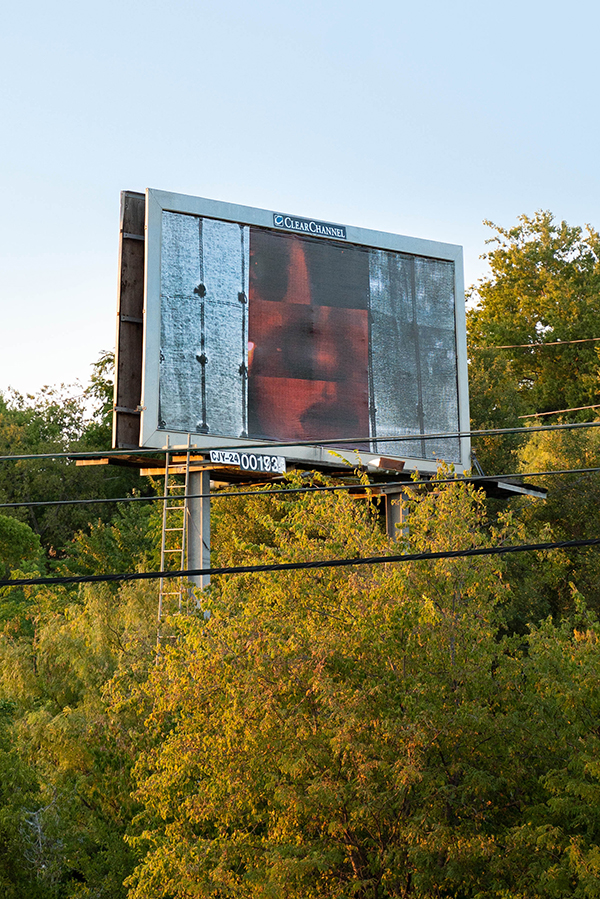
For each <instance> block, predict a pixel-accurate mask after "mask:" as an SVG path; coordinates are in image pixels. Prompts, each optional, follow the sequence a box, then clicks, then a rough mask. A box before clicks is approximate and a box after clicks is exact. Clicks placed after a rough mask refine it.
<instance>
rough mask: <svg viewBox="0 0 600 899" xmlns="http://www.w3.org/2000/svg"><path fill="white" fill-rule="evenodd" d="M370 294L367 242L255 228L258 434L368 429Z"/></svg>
mask: <svg viewBox="0 0 600 899" xmlns="http://www.w3.org/2000/svg"><path fill="white" fill-rule="evenodd" d="M368 297H369V261H368V253H367V251H366V250H363V249H362V248H361V247H356V246H347V245H343V244H336V243H332V242H330V241H327V242H326V241H322V240H319V239H318V238H308V237H300V236H297V235H291V234H286V233H279V232H273V231H263V230H260V229H255V228H253V229H251V233H250V280H249V298H248V418H249V436H250V437H263V438H267V439H268V438H271V439H278V440H294V439H299V440H312V439H315V440H319V439H321V440H325V439H336V438H356V437H358V436H363V435H364V436H365V437H366V438H368V435H369V311H368Z"/></svg>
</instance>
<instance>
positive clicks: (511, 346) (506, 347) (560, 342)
mask: <svg viewBox="0 0 600 899" xmlns="http://www.w3.org/2000/svg"><path fill="white" fill-rule="evenodd" d="M597 340H600V337H581V338H580V339H578V340H545V341H544V342H543V343H507V344H504V346H470V347H469V349H471V350H524V349H533V348H534V347H535V348H537V347H545V346H563V345H565V344H569V343H593V342H595V341H597Z"/></svg>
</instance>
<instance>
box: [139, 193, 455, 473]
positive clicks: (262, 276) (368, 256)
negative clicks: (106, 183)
mask: <svg viewBox="0 0 600 899" xmlns="http://www.w3.org/2000/svg"><path fill="white" fill-rule="evenodd" d="M145 215H146V253H145V268H146V272H145V287H144V314H143V366H142V368H143V376H142V386H141V403H140V409H141V426H140V445H142V446H147V447H157V448H158V447H160V448H162V447H165V446H166V445H167V442H168V443H169V445H185V444H186V443H187V442H188V440H189V442H190V445H192V446H195V447H198V448H211V449H215V448H219V447H233V448H235V447H236V446H239V447H242V448H243V447H249V446H252V447H260V446H261V445H264V444H268V443H269V442H273V441H275V442H286V443H290V442H293V441H298V443H299V445H297V446H295V447H287V448H286V449H285V450H282V452H283V453H284V454H285V455H286V456H287V457H288V458H289V459H297V460H298V461H301V462H308V463H314V464H317V465H325V466H327V465H333V466H337V467H339V464H340V461H339V457H338V456H335V455H333V454H332V453H331V449H332V447H331V446H329V445H323V444H322V443H321V442H322V441H333V442H334V450H335V452H336V453H338V454H339V455H342V456H343V457H344V458H347V459H348V460H349V461H350V462H351V463H355V462H356V451H358V452H359V453H360V454H361V458H362V460H363V462H368V460H369V458H370V457H372V456H374V455H377V456H380V455H383V456H391V457H395V458H398V459H402V460H404V461H405V463H406V467H407V468H409V469H410V468H418V469H419V470H421V471H427V470H434V469H435V467H436V466H437V463H438V462H439V461H440V460H444V461H447V462H451V463H454V464H455V465H456V466H457V468H459V469H461V468H468V467H470V457H469V453H470V447H469V444H468V439H467V438H459V437H457V436H448V437H440V438H437V439H434V440H428V439H425V437H426V435H428V434H432V433H435V434H456V433H457V432H459V431H468V428H469V412H468V390H467V373H466V339H465V318H464V295H463V284H462V250H461V248H460V247H457V246H453V245H448V244H440V243H434V242H431V241H424V240H419V239H416V238H408V237H402V236H400V235H392V234H385V233H381V232H374V231H368V230H365V229H359V228H354V227H350V226H343V225H338V224H335V223H329V222H322V221H317V220H314V219H307V218H299V217H296V216H290V215H285V214H283V213H280V212H277V211H275V212H273V211H270V212H269V211H267V210H261V209H254V208H249V207H243V206H234V205H231V204H227V203H220V202H216V201H212V200H205V199H201V198H195V197H187V196H181V195H177V194H171V193H166V192H163V191H157V190H148V191H147V192H146V201H145ZM395 437H402V438H404V439H403V440H402V441H398V442H397V441H395V440H394V439H393V438H395ZM307 443H308V444H311V445H310V446H306V445H302V444H307Z"/></svg>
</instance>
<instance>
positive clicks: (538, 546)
mask: <svg viewBox="0 0 600 899" xmlns="http://www.w3.org/2000/svg"><path fill="white" fill-rule="evenodd" d="M598 545H600V537H592V538H590V539H589V540H560V541H557V542H554V543H521V544H517V545H513V546H510V545H509V546H486V547H477V548H474V549H457V550H445V551H441V552H423V553H402V554H401V555H394V556H366V557H364V558H363V557H359V558H356V559H320V560H319V561H314V562H276V563H274V564H269V565H228V566H224V567H220V568H184V569H181V570H179V571H129V572H126V573H123V574H92V575H72V576H67V577H30V578H3V579H2V580H0V587H25V586H50V585H59V584H60V585H63V584H64V585H66V584H98V583H114V582H117V581H150V580H157V579H158V578H177V577H186V578H190V577H201V576H209V577H210V576H213V575H218V574H258V573H261V572H271V571H305V570H311V569H313V570H314V569H319V568H346V567H348V566H350V565H383V564H386V563H388V562H421V561H429V560H434V559H463V558H469V557H471V556H497V555H507V554H508V553H520V552H543V551H545V550H550V549H574V548H578V547H583V546H598Z"/></svg>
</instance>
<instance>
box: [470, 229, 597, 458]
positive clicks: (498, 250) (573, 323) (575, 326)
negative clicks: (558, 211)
mask: <svg viewBox="0 0 600 899" xmlns="http://www.w3.org/2000/svg"><path fill="white" fill-rule="evenodd" d="M487 224H489V225H490V227H492V228H494V230H495V232H496V233H495V236H494V237H493V238H491V239H490V241H488V243H490V244H492V246H493V248H492V249H491V250H490V251H489V252H488V253H487V255H486V257H485V258H487V260H488V262H489V264H490V268H491V275H490V277H489V278H487V279H483V280H481V281H480V282H479V283H478V284H477V285H476V286H475V287H474V288H473V289H472V291H471V299H472V300H473V301H474V306H473V308H472V309H471V310H470V311H469V312H468V314H467V323H468V325H467V326H468V339H469V355H470V368H471V372H472V375H471V382H472V387H471V416H472V422H473V427H475V428H486V427H489V426H490V425H491V426H495V427H512V426H514V425H515V424H518V418H517V416H518V415H525V414H531V413H536V412H537V413H539V412H551V411H555V410H560V409H570V408H575V407H579V406H589V405H593V404H596V403H598V402H599V401H600V400H599V396H600V392H599V387H598V354H597V346H598V345H597V344H596V343H565V345H564V346H563V345H561V344H560V343H559V344H557V345H554V346H549V345H548V344H552V343H555V342H556V341H565V342H566V341H573V340H584V339H587V338H593V337H600V259H599V255H600V237H599V235H598V234H597V232H596V231H594V230H593V229H591V228H589V227H587V228H586V229H585V230H583V229H582V228H578V227H570V226H569V225H567V224H566V223H565V222H561V223H560V224H558V223H557V222H555V221H554V219H553V217H552V215H551V214H550V213H549V212H537V213H535V215H534V216H533V217H532V218H530V217H528V216H525V215H523V216H520V217H519V222H518V224H517V225H516V226H515V227H513V228H510V229H504V228H500V227H498V226H497V225H493V224H492V223H491V222H488V223H487ZM515 344H517V345H522V344H533V346H531V347H524V346H523V347H516V348H514V349H504V350H497V349H496V350H494V349H490V348H493V347H498V346H506V345H515ZM574 417H575V419H577V418H579V420H582V421H585V420H588V419H589V418H590V412H589V410H582V411H581V412H580V413H577V414H576V415H575V416H574ZM591 417H593V415H592V416H591ZM502 445H503V446H504V443H503V444H502ZM477 447H478V449H479V453H480V455H481V456H482V458H483V459H484V465H485V464H487V465H488V466H490V467H491V466H492V465H494V463H495V464H496V465H498V466H500V467H497V468H496V469H495V470H497V471H501V470H502V465H504V466H505V465H506V463H507V461H508V457H507V456H506V451H504V452H503V451H500V452H499V448H498V446H497V445H495V444H491V445H487V444H486V443H485V442H481V443H480V441H477ZM509 448H514V447H510V445H509ZM505 470H506V469H505Z"/></svg>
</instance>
